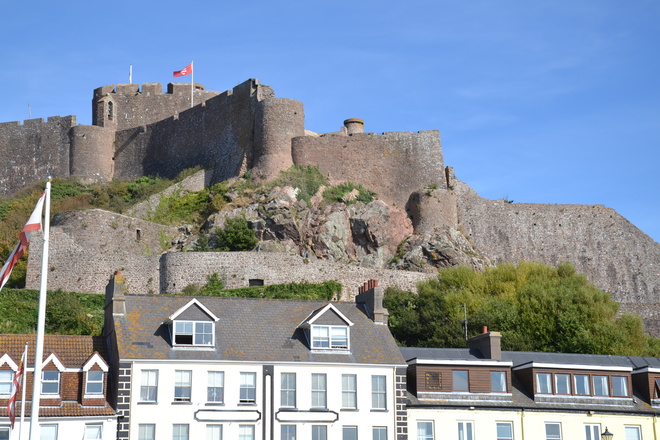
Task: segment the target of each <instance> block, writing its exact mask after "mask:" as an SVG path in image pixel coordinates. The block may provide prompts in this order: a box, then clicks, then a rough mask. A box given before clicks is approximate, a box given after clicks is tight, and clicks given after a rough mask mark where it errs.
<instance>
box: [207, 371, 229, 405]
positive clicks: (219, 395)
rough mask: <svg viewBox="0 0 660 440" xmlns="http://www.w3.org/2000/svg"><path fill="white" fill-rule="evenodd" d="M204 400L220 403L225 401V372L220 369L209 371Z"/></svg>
mask: <svg viewBox="0 0 660 440" xmlns="http://www.w3.org/2000/svg"><path fill="white" fill-rule="evenodd" d="M206 400H207V401H208V402H216V403H222V402H224V401H225V373H224V372H222V371H209V374H208V383H207V386H206Z"/></svg>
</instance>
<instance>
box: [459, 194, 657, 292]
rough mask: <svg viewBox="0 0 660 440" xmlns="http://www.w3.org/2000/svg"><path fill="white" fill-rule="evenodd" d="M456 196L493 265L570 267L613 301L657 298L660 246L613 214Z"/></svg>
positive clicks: (463, 220)
mask: <svg viewBox="0 0 660 440" xmlns="http://www.w3.org/2000/svg"><path fill="white" fill-rule="evenodd" d="M463 185H464V184H463ZM459 192H460V195H459V197H458V216H459V223H460V225H461V226H462V228H464V229H465V231H466V232H467V234H468V235H469V237H470V239H471V240H472V242H473V243H474V245H475V246H476V248H477V249H478V250H479V251H480V252H482V253H483V254H484V255H486V256H487V257H489V258H491V259H492V260H493V261H508V262H518V261H540V262H543V263H546V264H550V265H557V264H558V263H560V262H562V261H570V262H572V263H573V264H574V265H575V267H576V269H577V270H578V272H581V273H584V274H586V275H587V277H588V278H589V280H590V281H591V282H592V283H594V284H595V285H596V286H598V287H599V288H600V289H603V290H605V291H608V292H610V293H612V295H613V298H614V299H615V300H616V301H620V302H629V303H634V302H657V298H660V264H659V262H660V244H658V243H656V242H655V241H653V239H651V237H649V236H648V235H646V234H644V232H642V231H640V230H639V229H638V228H636V227H635V226H634V225H633V224H632V223H630V222H629V221H628V220H626V219H625V218H624V217H622V216H621V215H620V214H619V213H617V212H616V211H614V210H613V209H610V208H606V207H604V206H602V205H544V204H537V203H507V202H505V201H503V200H486V199H483V198H481V197H479V196H478V195H477V194H476V193H475V192H474V191H472V190H469V189H466V190H464V191H459Z"/></svg>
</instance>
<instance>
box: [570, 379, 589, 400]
mask: <svg viewBox="0 0 660 440" xmlns="http://www.w3.org/2000/svg"><path fill="white" fill-rule="evenodd" d="M573 378H574V380H575V394H578V395H580V396H588V395H589V376H587V375H586V374H576V375H575V376H573Z"/></svg>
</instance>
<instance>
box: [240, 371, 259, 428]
mask: <svg viewBox="0 0 660 440" xmlns="http://www.w3.org/2000/svg"><path fill="white" fill-rule="evenodd" d="M239 399H240V402H241V403H254V402H256V400H257V373H241V384H240V397H239ZM245 426H251V425H245ZM252 428H253V429H254V426H253V427H252Z"/></svg>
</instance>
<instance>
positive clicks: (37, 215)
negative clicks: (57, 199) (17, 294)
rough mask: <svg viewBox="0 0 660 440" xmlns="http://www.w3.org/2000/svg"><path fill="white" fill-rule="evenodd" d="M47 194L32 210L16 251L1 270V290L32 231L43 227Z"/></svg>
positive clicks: (28, 241)
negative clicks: (43, 212)
mask: <svg viewBox="0 0 660 440" xmlns="http://www.w3.org/2000/svg"><path fill="white" fill-rule="evenodd" d="M45 195H46V193H43V194H42V195H41V197H40V198H39V201H38V202H37V206H35V208H34V211H32V215H31V216H30V219H29V220H28V222H27V223H26V224H25V226H24V227H23V230H22V231H21V235H20V239H19V241H18V244H17V245H16V247H15V248H14V251H13V252H12V253H11V255H9V259H7V262H6V263H5V265H4V266H2V270H0V290H1V289H2V288H3V287H4V286H5V283H6V282H7V280H9V275H11V270H12V269H13V268H14V266H15V265H16V262H17V261H18V260H20V258H21V257H22V256H23V254H24V253H25V250H26V249H27V247H28V244H30V234H31V233H32V231H38V230H39V229H41V213H42V210H43V206H44V198H45V197H44V196H45Z"/></svg>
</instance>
